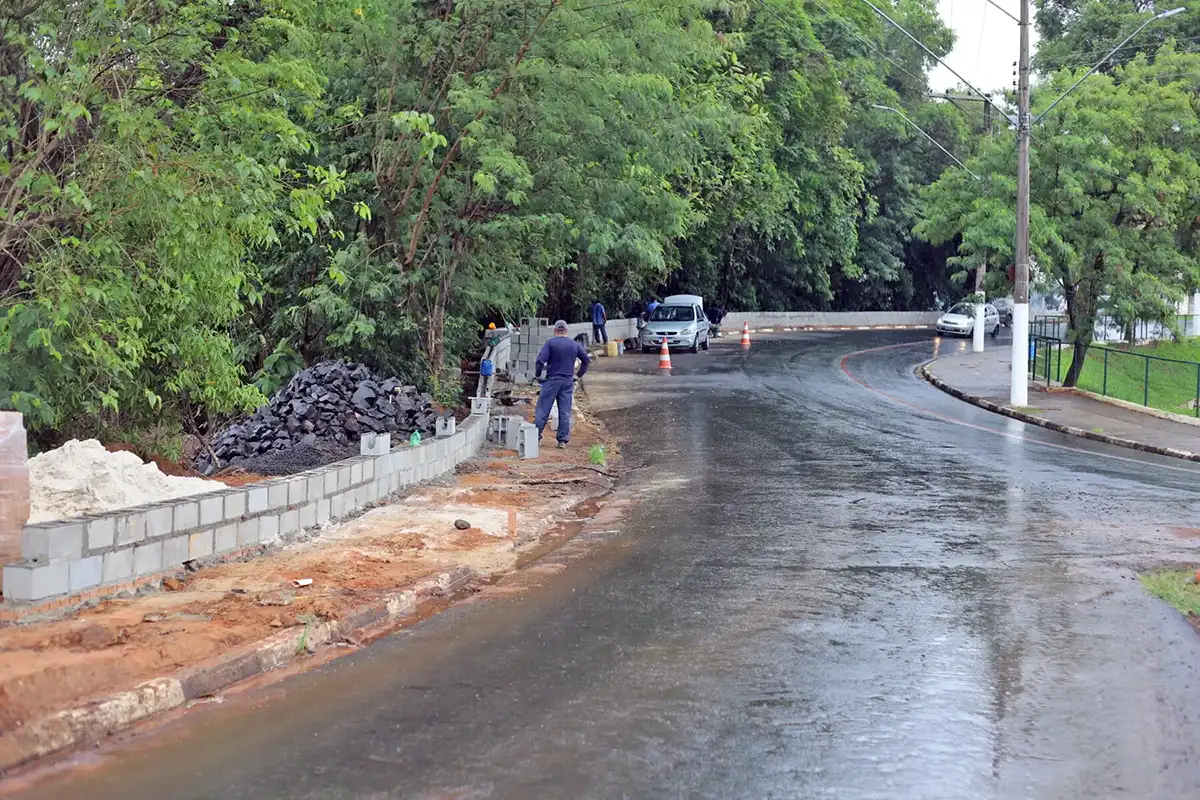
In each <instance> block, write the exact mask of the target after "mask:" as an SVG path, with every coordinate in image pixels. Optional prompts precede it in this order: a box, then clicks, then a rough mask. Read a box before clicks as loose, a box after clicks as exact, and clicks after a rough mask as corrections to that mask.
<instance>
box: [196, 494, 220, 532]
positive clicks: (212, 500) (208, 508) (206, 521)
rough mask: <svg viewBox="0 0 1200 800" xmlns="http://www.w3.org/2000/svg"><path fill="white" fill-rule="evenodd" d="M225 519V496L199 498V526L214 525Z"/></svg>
mask: <svg viewBox="0 0 1200 800" xmlns="http://www.w3.org/2000/svg"><path fill="white" fill-rule="evenodd" d="M224 519H225V496H224V495H220V494H217V495H213V496H212V497H201V498H200V524H201V525H216V524H217V523H218V522H222V521H224Z"/></svg>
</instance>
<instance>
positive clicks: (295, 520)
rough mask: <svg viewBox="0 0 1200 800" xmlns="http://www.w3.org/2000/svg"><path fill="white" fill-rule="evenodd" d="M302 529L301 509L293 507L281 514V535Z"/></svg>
mask: <svg viewBox="0 0 1200 800" xmlns="http://www.w3.org/2000/svg"><path fill="white" fill-rule="evenodd" d="M298 530H300V509H298V508H291V509H288V510H287V511H285V512H283V513H282V514H280V515H279V535H280V536H287V535H288V534H291V533H295V532H296V531H298Z"/></svg>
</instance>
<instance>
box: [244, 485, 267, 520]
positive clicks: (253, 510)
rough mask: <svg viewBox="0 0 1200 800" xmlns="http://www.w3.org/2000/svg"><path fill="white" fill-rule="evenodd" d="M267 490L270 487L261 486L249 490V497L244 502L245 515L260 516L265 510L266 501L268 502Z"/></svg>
mask: <svg viewBox="0 0 1200 800" xmlns="http://www.w3.org/2000/svg"><path fill="white" fill-rule="evenodd" d="M269 489H270V487H269V486H266V485H265V484H264V485H263V486H254V487H252V488H251V489H250V492H249V497H248V498H247V501H246V513H247V514H261V513H262V512H264V511H266V510H267V505H268V501H269V500H270V497H269V496H268V491H269Z"/></svg>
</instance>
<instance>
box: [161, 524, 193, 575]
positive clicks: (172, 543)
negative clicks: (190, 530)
mask: <svg viewBox="0 0 1200 800" xmlns="http://www.w3.org/2000/svg"><path fill="white" fill-rule="evenodd" d="M190 539H191V537H190V536H188V535H187V534H186V533H184V534H181V535H179V536H172V537H171V538H170V539H165V540H164V541H163V543H162V546H163V549H162V563H163V569H172V568H174V567H178V566H180V565H181V564H183V562H185V561H187V560H188V558H189V556H188V551H189V550H190V549H191V542H190Z"/></svg>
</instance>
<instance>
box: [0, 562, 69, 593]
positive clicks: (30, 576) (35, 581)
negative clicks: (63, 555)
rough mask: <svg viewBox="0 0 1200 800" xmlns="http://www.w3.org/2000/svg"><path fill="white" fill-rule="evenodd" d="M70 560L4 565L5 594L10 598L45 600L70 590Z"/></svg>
mask: <svg viewBox="0 0 1200 800" xmlns="http://www.w3.org/2000/svg"><path fill="white" fill-rule="evenodd" d="M70 587H71V582H70V562H69V561H58V562H54V563H51V564H34V563H31V562H22V563H17V564H6V565H5V567H4V596H5V598H7V599H9V600H26V601H30V600H45V599H46V598H47V597H54V596H55V595H60V594H66V593H67V592H68V591H70Z"/></svg>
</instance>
